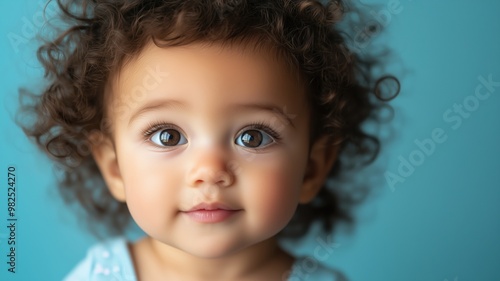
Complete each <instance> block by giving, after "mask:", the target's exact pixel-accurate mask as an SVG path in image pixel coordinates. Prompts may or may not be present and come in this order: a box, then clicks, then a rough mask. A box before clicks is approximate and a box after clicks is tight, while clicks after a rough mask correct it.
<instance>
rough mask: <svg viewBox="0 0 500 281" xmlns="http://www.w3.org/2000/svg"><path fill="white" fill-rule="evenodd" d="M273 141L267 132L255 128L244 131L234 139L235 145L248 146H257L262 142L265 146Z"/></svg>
mask: <svg viewBox="0 0 500 281" xmlns="http://www.w3.org/2000/svg"><path fill="white" fill-rule="evenodd" d="M273 142H274V139H273V138H272V137H271V136H269V135H268V134H267V133H265V132H263V131H261V130H255V129H252V130H246V131H244V132H243V133H242V134H240V135H239V136H238V137H237V138H236V141H235V143H236V144H237V145H241V146H244V147H248V148H257V147H259V146H261V144H264V145H263V146H266V145H268V144H270V143H273Z"/></svg>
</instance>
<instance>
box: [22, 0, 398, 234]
mask: <svg viewBox="0 0 500 281" xmlns="http://www.w3.org/2000/svg"><path fill="white" fill-rule="evenodd" d="M57 4H58V6H59V9H60V11H61V19H63V21H64V22H65V23H66V24H68V26H66V27H65V28H64V29H58V32H57V33H56V36H55V37H54V38H52V39H47V40H46V41H44V43H42V44H41V46H40V47H39V48H38V52H37V55H38V59H39V61H40V62H41V64H42V66H43V67H44V70H45V75H44V78H45V81H47V84H48V85H47V86H46V87H45V88H44V89H43V91H41V93H32V92H29V91H27V90H24V89H21V90H20V103H21V109H20V111H19V115H18V116H22V117H23V118H24V117H26V116H27V115H26V114H29V115H31V116H34V117H35V118H34V120H36V121H35V122H31V123H29V124H21V122H20V121H18V123H19V125H20V126H21V127H22V128H23V130H24V132H25V134H26V135H27V136H28V137H30V138H31V139H32V140H33V141H34V142H35V143H36V144H37V146H38V147H39V148H41V149H42V150H43V151H45V152H46V153H47V154H48V155H49V157H51V158H52V159H54V161H55V163H56V164H57V166H58V168H59V169H60V171H61V172H62V178H60V179H59V182H58V186H59V191H60V193H61V195H62V196H63V198H64V199H65V200H66V202H68V203H71V202H78V203H80V204H81V206H83V208H84V210H85V211H86V213H87V215H88V217H87V219H89V220H90V219H92V221H93V222H95V220H98V221H100V222H102V223H103V224H104V225H105V226H107V228H106V230H107V231H108V232H109V233H110V234H120V233H123V232H124V231H125V230H126V228H127V226H128V225H129V222H130V214H129V212H128V209H127V206H126V204H125V203H121V202H118V201H116V200H114V198H113V197H112V195H111V194H110V192H109V190H108V189H107V188H106V187H105V184H104V181H103V179H102V176H101V174H100V171H99V169H98V168H97V165H96V163H95V161H94V159H93V157H92V155H91V154H90V149H89V148H90V146H91V145H92V143H91V141H90V140H89V136H90V133H91V132H94V131H99V132H106V131H107V129H109V125H110V124H109V123H108V122H109V121H107V120H108V119H107V118H106V116H105V115H106V114H105V110H104V98H103V96H104V92H105V87H106V83H107V81H109V78H110V76H111V75H113V73H116V71H118V70H119V69H120V68H121V67H122V66H123V64H124V63H126V61H127V60H128V59H131V58H133V57H134V56H136V55H138V54H139V53H140V51H141V50H142V49H143V48H144V47H145V45H146V44H147V43H148V42H150V41H151V40H153V42H154V43H155V44H157V45H158V46H161V47H167V46H181V45H187V44H190V43H194V42H208V43H210V42H213V43H237V42H238V43H245V44H252V43H253V44H255V45H256V46H257V45H261V46H267V47H269V48H273V49H275V50H278V51H279V53H280V54H281V56H282V58H283V62H285V63H287V64H288V66H289V67H290V69H293V70H295V71H296V73H297V74H298V76H299V77H300V79H302V81H304V82H305V85H307V86H306V88H307V95H308V100H309V104H310V106H311V112H312V116H311V124H310V125H311V126H310V127H311V134H310V140H311V142H310V143H312V142H313V141H314V140H316V139H317V138H318V137H319V136H323V135H327V136H329V137H330V138H329V140H330V143H331V144H332V145H337V146H338V147H339V158H338V160H337V161H336V162H335V164H334V166H333V168H332V169H331V171H330V172H329V174H328V180H327V182H325V184H324V186H323V187H322V188H321V190H320V192H319V194H318V195H317V196H316V198H315V199H314V200H313V201H312V202H311V203H309V204H305V205H300V206H299V207H298V209H297V211H296V213H295V215H294V217H293V219H292V221H291V222H290V223H289V225H288V226H287V227H286V228H285V229H284V230H283V231H282V232H280V235H281V236H283V237H301V236H302V235H304V234H305V233H307V231H308V230H309V229H310V226H311V224H313V223H314V222H319V223H321V224H322V226H323V229H324V230H325V231H332V230H334V229H335V226H337V224H339V223H341V222H345V223H348V224H352V223H353V222H354V215H353V207H354V206H355V205H357V204H358V203H359V202H358V201H359V200H356V199H355V197H356V196H354V195H353V194H352V193H353V190H349V189H342V188H339V187H338V185H339V184H337V183H335V181H336V180H337V179H339V178H340V177H341V175H343V174H344V172H345V171H347V170H349V169H354V168H356V167H358V166H359V165H358V164H360V163H361V164H368V163H370V162H372V161H373V160H374V159H375V158H376V156H377V154H378V153H379V147H380V140H379V138H378V137H377V136H376V135H373V134H369V133H367V132H365V131H364V130H363V128H362V125H363V123H365V122H367V121H369V120H375V121H377V122H379V121H380V120H379V119H380V118H379V117H380V116H379V113H380V109H381V108H382V107H384V106H387V105H386V104H385V103H384V101H387V100H389V99H391V98H392V97H394V96H395V95H397V94H398V93H399V81H398V80H397V78H395V77H394V76H390V75H386V76H381V77H376V76H375V74H374V71H373V69H374V68H375V67H379V66H383V59H382V56H378V55H374V54H371V53H370V52H368V50H367V48H365V49H364V50H363V52H358V53H356V52H353V49H354V48H353V45H352V38H351V37H350V35H352V34H354V32H355V28H356V27H362V28H366V29H367V30H372V29H373V26H370V25H369V24H367V21H366V19H367V17H366V16H363V12H362V11H361V10H360V9H358V8H357V7H355V6H353V5H351V4H350V3H348V2H345V1H328V3H322V2H319V1H314V0H273V1H261V0H258V1H256V0H214V1H202V0H80V1H78V0H75V1H70V0H68V1H65V0H57ZM351 14H352V15H356V16H349V15H351ZM350 42H351V43H350ZM349 44H351V45H349ZM388 80H390V81H393V82H395V83H396V86H397V89H396V91H395V93H393V96H390V97H387V96H385V97H384V96H383V94H382V93H381V92H380V89H381V87H380V86H381V85H382V84H383V83H382V82H383V81H388ZM27 97H28V98H30V99H31V100H32V101H34V102H32V103H29V104H28V102H27V99H25V98H27ZM377 97H378V98H377ZM332 182H333V184H328V183H332ZM89 227H90V229H91V230H92V231H93V232H94V230H95V224H93V223H92V224H90V223H89Z"/></svg>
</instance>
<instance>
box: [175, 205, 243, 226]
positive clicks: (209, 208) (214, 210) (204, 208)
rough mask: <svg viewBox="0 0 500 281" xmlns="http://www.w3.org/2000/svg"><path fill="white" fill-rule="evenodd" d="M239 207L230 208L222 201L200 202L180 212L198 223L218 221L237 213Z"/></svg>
mask: <svg viewBox="0 0 500 281" xmlns="http://www.w3.org/2000/svg"><path fill="white" fill-rule="evenodd" d="M240 211H241V209H235V208H231V207H229V206H227V205H224V204H222V203H217V202H216V203H200V204H198V205H196V206H194V207H192V208H191V209H189V210H188V211H183V212H182V214H184V215H186V216H187V217H189V218H190V219H192V220H194V221H195V222H199V223H218V222H222V221H225V220H227V219H229V218H230V217H232V216H234V215H236V214H238V213H239V212H240Z"/></svg>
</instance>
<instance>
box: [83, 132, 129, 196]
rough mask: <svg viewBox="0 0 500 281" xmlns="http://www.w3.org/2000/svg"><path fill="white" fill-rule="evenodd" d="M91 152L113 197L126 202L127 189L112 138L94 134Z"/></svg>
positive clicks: (91, 138) (91, 137)
mask: <svg viewBox="0 0 500 281" xmlns="http://www.w3.org/2000/svg"><path fill="white" fill-rule="evenodd" d="M89 140H90V143H91V144H92V145H91V147H92V148H91V152H92V156H93V157H94V160H95V162H96V164H97V166H98V167H99V170H100V171H101V174H102V177H103V178H104V181H105V182H106V185H107V187H108V189H109V191H110V192H111V194H112V195H113V197H114V198H115V199H116V200H118V201H121V202H125V189H124V185H123V179H122V176H121V174H120V169H119V166H118V159H117V157H116V150H115V146H114V144H113V142H112V140H111V138H110V137H108V136H105V135H104V134H102V133H101V132H94V133H93V134H92V135H91V136H90V138H89Z"/></svg>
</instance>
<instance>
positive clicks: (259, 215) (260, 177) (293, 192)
mask: <svg viewBox="0 0 500 281" xmlns="http://www.w3.org/2000/svg"><path fill="white" fill-rule="evenodd" d="M289 160H290V159H288V158H286V157H282V158H279V157H276V158H274V159H273V160H271V159H268V160H267V161H263V162H262V163H253V164H254V168H248V170H247V171H248V173H246V174H245V176H244V178H245V179H246V182H245V183H244V190H243V194H242V200H243V202H244V204H245V207H246V208H247V213H248V219H249V221H250V225H251V227H252V229H251V230H249V231H259V232H260V233H261V234H265V236H272V235H274V234H276V233H277V232H279V231H280V230H281V229H283V228H284V227H285V226H286V225H287V224H288V222H289V221H290V219H291V218H292V216H293V214H294V212H295V210H296V208H297V205H298V197H299V190H300V187H301V175H302V171H301V169H300V168H301V167H298V166H300V165H294V164H293V162H292V161H289ZM255 164H257V165H255ZM295 164H296V163H295Z"/></svg>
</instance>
